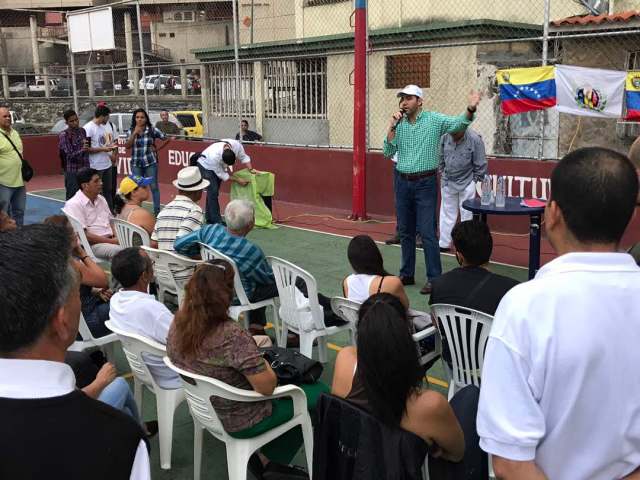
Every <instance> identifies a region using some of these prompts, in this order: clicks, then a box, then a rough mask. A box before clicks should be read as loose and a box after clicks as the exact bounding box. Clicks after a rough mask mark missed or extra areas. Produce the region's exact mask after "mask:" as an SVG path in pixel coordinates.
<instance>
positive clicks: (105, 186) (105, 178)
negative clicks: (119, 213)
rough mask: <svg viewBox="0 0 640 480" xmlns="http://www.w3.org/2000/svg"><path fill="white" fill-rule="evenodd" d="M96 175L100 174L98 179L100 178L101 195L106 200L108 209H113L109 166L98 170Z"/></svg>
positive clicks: (111, 180)
mask: <svg viewBox="0 0 640 480" xmlns="http://www.w3.org/2000/svg"><path fill="white" fill-rule="evenodd" d="M98 175H100V179H101V180H102V196H103V197H104V199H105V200H106V201H107V204H108V205H109V210H111V211H113V194H114V193H115V192H114V191H113V172H112V171H111V167H109V168H105V169H104V170H98Z"/></svg>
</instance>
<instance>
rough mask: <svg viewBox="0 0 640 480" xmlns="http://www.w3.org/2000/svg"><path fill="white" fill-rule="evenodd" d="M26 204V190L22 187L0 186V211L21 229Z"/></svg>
mask: <svg viewBox="0 0 640 480" xmlns="http://www.w3.org/2000/svg"><path fill="white" fill-rule="evenodd" d="M26 204H27V190H26V188H25V187H24V186H23V187H7V186H5V185H0V210H2V211H3V212H6V213H8V214H9V216H11V218H13V219H14V220H15V221H16V224H17V225H18V226H19V227H21V226H22V224H23V223H24V209H25V206H26Z"/></svg>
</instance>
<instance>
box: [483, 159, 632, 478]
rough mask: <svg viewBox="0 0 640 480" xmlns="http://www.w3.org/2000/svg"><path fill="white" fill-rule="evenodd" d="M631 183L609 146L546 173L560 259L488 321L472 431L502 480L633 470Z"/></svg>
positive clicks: (549, 220) (548, 218) (549, 221)
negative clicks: (626, 246) (626, 240)
mask: <svg viewBox="0 0 640 480" xmlns="http://www.w3.org/2000/svg"><path fill="white" fill-rule="evenodd" d="M637 195H638V177H637V175H636V173H635V170H634V168H633V166H632V165H631V163H630V162H629V160H628V159H627V158H626V157H625V156H624V155H622V154H620V153H617V152H614V151H612V150H608V149H605V148H584V149H580V150H576V151H574V152H571V153H569V154H568V155H566V156H565V157H564V158H563V159H562V160H561V161H560V162H559V163H558V165H557V166H556V167H555V169H554V170H553V173H552V175H551V197H550V199H549V202H548V204H547V207H546V209H545V228H546V232H547V236H548V238H549V241H550V242H551V245H552V246H553V248H554V249H555V251H556V252H557V253H558V255H559V256H558V258H556V259H555V260H553V261H551V262H549V263H548V264H546V265H545V266H544V267H542V268H541V269H540V270H539V271H538V273H537V275H536V276H535V278H534V279H533V280H531V281H529V282H527V283H523V284H520V285H518V286H516V287H514V288H513V289H511V290H510V291H509V292H508V293H507V294H506V295H505V296H504V298H503V299H502V301H501V303H500V305H499V307H498V310H497V311H496V314H495V317H494V320H493V325H492V328H491V334H490V338H489V342H488V345H487V350H486V354H485V360H484V366H483V370H482V387H481V392H480V405H479V409H478V417H477V426H478V434H479V435H480V446H481V447H482V449H483V450H485V451H486V452H488V453H490V454H492V455H493V466H494V470H495V473H496V476H497V477H498V478H501V479H512V478H513V479H518V480H528V479H545V478H549V479H554V480H555V479H562V480H584V479H589V480H611V479H619V478H623V477H625V476H626V475H630V474H631V473H632V472H634V471H635V470H636V469H638V467H639V466H640V370H638V368H637V366H638V364H640V349H639V348H638V345H640V268H638V266H637V265H636V264H635V262H634V261H633V258H632V257H631V256H630V255H628V254H626V253H618V244H619V242H620V239H621V238H622V234H623V233H624V231H625V229H626V227H627V224H628V223H629V220H630V219H631V216H632V214H633V210H634V206H635V202H636V197H637Z"/></svg>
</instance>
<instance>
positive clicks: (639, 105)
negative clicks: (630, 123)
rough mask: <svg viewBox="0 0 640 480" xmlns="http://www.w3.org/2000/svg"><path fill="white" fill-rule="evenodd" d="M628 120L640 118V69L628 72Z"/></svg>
mask: <svg viewBox="0 0 640 480" xmlns="http://www.w3.org/2000/svg"><path fill="white" fill-rule="evenodd" d="M624 96H625V99H626V103H627V116H626V117H625V118H626V119H627V120H640V71H635V72H628V73H627V80H626V82H625V84H624Z"/></svg>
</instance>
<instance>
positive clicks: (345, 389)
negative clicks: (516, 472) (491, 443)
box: [331, 293, 486, 478]
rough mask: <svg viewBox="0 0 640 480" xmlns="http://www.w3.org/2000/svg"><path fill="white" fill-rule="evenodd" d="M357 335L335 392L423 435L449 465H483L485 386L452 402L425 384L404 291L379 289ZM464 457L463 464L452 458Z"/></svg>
mask: <svg viewBox="0 0 640 480" xmlns="http://www.w3.org/2000/svg"><path fill="white" fill-rule="evenodd" d="M357 338H358V346H357V348H356V347H345V348H343V349H342V350H341V351H340V352H339V353H338V357H337V358H336V364H335V370H334V376H333V385H332V389H331V391H332V393H333V394H334V395H337V396H339V397H342V398H345V399H346V400H348V401H350V402H352V403H353V404H355V405H357V406H359V407H360V408H362V409H364V410H366V411H368V412H369V413H371V414H372V415H374V416H375V417H376V418H378V419H379V420H380V421H381V422H383V423H385V424H387V425H391V426H397V427H400V428H402V429H404V430H407V431H409V432H412V433H414V434H415V435H417V436H419V437H421V438H422V439H423V440H424V441H425V442H427V443H428V444H429V446H430V448H429V451H430V454H431V456H432V457H436V458H441V459H443V460H446V462H442V463H443V464H444V468H445V469H448V470H447V471H450V469H451V468H453V469H460V468H462V469H463V471H470V470H473V468H475V467H477V468H478V469H479V470H481V471H482V465H481V464H482V460H481V457H482V454H481V452H480V449H479V446H478V443H479V438H478V436H477V433H475V411H476V410H477V402H478V398H479V390H478V389H477V388H476V387H466V388H464V389H462V390H460V391H459V392H458V393H457V394H456V397H454V399H452V405H450V404H449V403H448V402H447V399H446V398H445V397H444V396H443V395H441V394H440V393H438V392H435V391H433V390H424V389H422V379H423V376H422V369H421V367H420V363H419V361H418V353H417V350H416V345H415V343H414V342H413V339H412V337H411V325H410V322H409V319H408V317H407V310H406V308H405V307H404V305H403V304H402V302H401V301H400V300H399V299H398V297H396V296H395V295H392V294H389V293H379V294H376V295H373V296H372V297H370V298H369V299H368V300H366V301H365V302H364V303H363V304H362V306H361V307H360V311H359V314H358V327H357ZM453 400H455V404H454V402H453ZM456 405H463V406H464V407H463V410H464V411H463V412H462V413H460V412H458V411H457V410H456ZM463 430H464V433H463ZM474 442H475V445H474ZM465 444H466V445H465ZM465 449H466V451H465ZM467 456H469V461H471V462H474V461H475V462H476V463H478V464H480V465H474V466H473V467H469V464H468V462H467V458H466V457H467ZM463 458H465V462H464V463H463V464H460V465H455V464H453V463H452V462H460V461H461V460H462V459H463ZM485 458H486V457H485ZM485 465H486V460H485ZM434 468H435V467H434ZM457 471H458V472H459V470H457ZM483 472H486V468H485V469H484V470H483ZM476 473H477V471H476ZM433 478H441V477H437V476H435V477H433ZM456 478H483V477H482V476H480V477H477V476H465V475H462V476H458V477H456Z"/></svg>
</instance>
